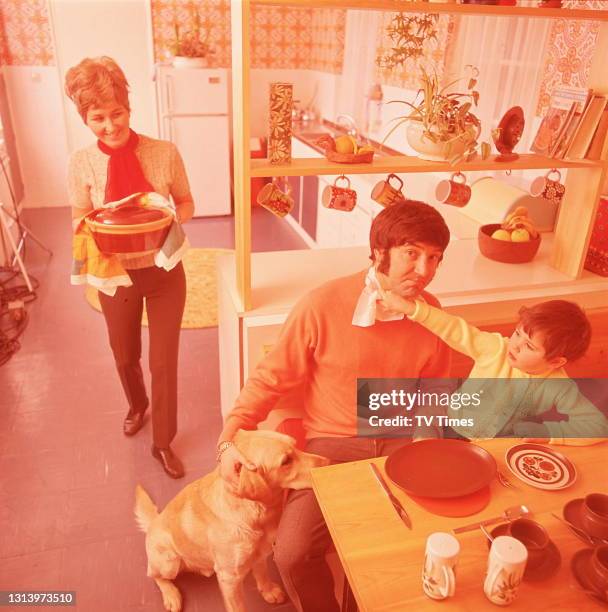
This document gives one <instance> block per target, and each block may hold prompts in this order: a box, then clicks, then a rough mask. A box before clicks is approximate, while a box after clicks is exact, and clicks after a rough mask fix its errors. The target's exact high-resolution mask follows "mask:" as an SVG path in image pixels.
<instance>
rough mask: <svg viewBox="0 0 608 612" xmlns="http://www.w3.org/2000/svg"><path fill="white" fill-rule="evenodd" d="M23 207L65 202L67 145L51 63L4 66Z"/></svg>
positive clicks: (61, 204)
mask: <svg viewBox="0 0 608 612" xmlns="http://www.w3.org/2000/svg"><path fill="white" fill-rule="evenodd" d="M3 70H4V76H5V81H6V89H7V95H8V103H9V107H10V112H11V120H12V123H13V129H14V131H15V141H16V147H17V155H18V157H19V164H20V167H21V177H22V180H23V185H24V199H23V202H22V205H23V206H25V207H38V206H67V192H66V187H65V171H66V163H67V159H68V146H67V140H66V132H65V127H64V123H63V102H62V96H61V92H60V89H59V85H58V80H57V69H56V68H55V66H4V68H3Z"/></svg>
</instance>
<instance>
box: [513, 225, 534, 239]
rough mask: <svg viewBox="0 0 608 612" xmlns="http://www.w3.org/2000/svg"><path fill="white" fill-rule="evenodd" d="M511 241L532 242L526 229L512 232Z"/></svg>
mask: <svg viewBox="0 0 608 612" xmlns="http://www.w3.org/2000/svg"><path fill="white" fill-rule="evenodd" d="M511 240H512V241H513V242H528V241H529V240H530V232H529V231H528V230H526V229H523V228H520V229H515V230H513V231H512V232H511Z"/></svg>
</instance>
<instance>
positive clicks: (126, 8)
mask: <svg viewBox="0 0 608 612" xmlns="http://www.w3.org/2000/svg"><path fill="white" fill-rule="evenodd" d="M49 6H50V9H51V24H52V28H53V33H54V37H55V47H56V51H55V52H56V57H57V69H58V71H59V76H60V82H61V84H63V79H64V77H65V73H66V72H67V70H68V69H69V68H70V67H71V66H74V65H75V64H77V63H78V62H79V61H80V60H82V59H83V58H85V57H96V56H99V55H109V56H110V57H112V58H114V59H115V60H116V61H117V62H118V64H119V65H120V67H121V68H122V69H123V71H124V73H125V75H126V77H127V80H128V81H129V84H130V95H129V100H130V103H131V127H132V128H133V129H134V130H135V131H136V132H142V133H144V134H150V135H153V136H154V135H155V134H156V126H157V124H156V102H155V93H154V83H153V81H152V74H153V55H152V43H151V35H150V15H149V7H148V2H147V1H146V0H49ZM63 99H64V100H65V107H66V108H65V122H66V127H67V134H68V146H69V149H70V151H73V150H75V149H78V148H81V147H83V146H86V145H87V144H90V143H91V141H92V139H93V136H92V134H91V132H90V131H89V130H88V128H87V127H86V126H85V125H84V124H83V122H82V119H81V118H80V116H79V115H78V113H77V112H76V111H75V108H74V106H73V105H72V104H71V102H70V101H69V100H67V99H66V98H65V96H63Z"/></svg>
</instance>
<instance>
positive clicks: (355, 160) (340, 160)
mask: <svg viewBox="0 0 608 612" xmlns="http://www.w3.org/2000/svg"><path fill="white" fill-rule="evenodd" d="M325 157H326V158H327V159H328V160H329V161H332V162H335V163H337V164H371V162H372V160H373V159H374V151H364V152H363V153H338V152H337V151H330V150H329V149H327V150H326V151H325Z"/></svg>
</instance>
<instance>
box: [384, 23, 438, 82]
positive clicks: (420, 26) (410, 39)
mask: <svg viewBox="0 0 608 612" xmlns="http://www.w3.org/2000/svg"><path fill="white" fill-rule="evenodd" d="M438 20H439V15H431V14H422V15H412V14H409V13H396V14H395V15H394V16H393V18H392V20H391V23H390V24H389V25H388V26H387V28H386V33H387V34H388V37H389V38H390V39H391V43H392V46H391V47H390V49H388V50H387V52H386V53H385V54H384V55H380V56H379V57H377V58H376V65H377V66H379V67H380V68H382V69H384V70H394V69H395V68H396V67H398V66H403V65H404V64H405V63H406V62H407V60H408V59H414V60H417V59H418V58H420V57H422V55H423V53H424V43H425V42H427V41H429V40H435V41H436V40H437V21H438Z"/></svg>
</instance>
